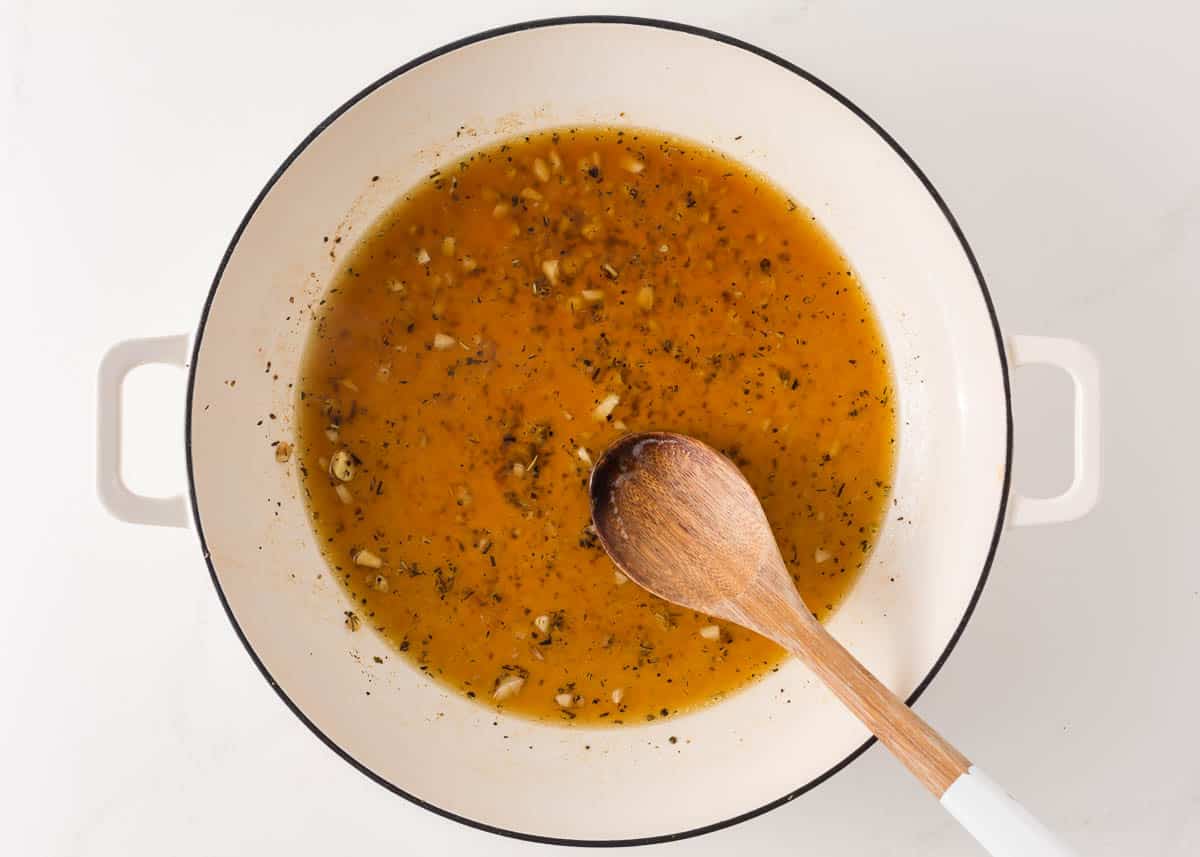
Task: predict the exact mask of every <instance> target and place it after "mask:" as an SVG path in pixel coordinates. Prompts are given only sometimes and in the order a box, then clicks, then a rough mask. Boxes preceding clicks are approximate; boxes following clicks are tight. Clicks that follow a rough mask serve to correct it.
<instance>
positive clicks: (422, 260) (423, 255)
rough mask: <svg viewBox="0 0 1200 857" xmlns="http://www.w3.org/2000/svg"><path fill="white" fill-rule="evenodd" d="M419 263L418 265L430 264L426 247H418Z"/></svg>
mask: <svg viewBox="0 0 1200 857" xmlns="http://www.w3.org/2000/svg"><path fill="white" fill-rule="evenodd" d="M417 264H418V265H428V264H429V253H428V252H426V250H425V248H424V247H420V248H418V249H417Z"/></svg>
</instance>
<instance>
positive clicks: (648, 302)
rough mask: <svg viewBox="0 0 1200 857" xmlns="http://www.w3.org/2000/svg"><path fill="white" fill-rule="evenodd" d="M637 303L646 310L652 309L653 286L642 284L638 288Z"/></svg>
mask: <svg viewBox="0 0 1200 857" xmlns="http://www.w3.org/2000/svg"><path fill="white" fill-rule="evenodd" d="M637 305H638V306H639V307H641V308H642V309H644V310H646V312H649V311H650V310H652V309H654V286H642V287H641V288H640V289H638V293H637Z"/></svg>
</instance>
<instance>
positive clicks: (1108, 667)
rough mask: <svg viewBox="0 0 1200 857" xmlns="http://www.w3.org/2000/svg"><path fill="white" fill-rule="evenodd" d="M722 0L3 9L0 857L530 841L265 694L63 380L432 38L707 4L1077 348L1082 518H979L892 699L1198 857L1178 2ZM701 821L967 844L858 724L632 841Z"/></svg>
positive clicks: (84, 404)
mask: <svg viewBox="0 0 1200 857" xmlns="http://www.w3.org/2000/svg"><path fill="white" fill-rule="evenodd" d="M505 5H506V6H507V8H502V7H504V6H505ZM736 5H737V4H732V3H716V2H692V3H653V4H652V3H624V4H611V3H609V4H593V5H592V7H590V9H585V8H584V7H578V6H577V5H576V4H574V3H558V4H551V3H546V2H512V3H508V4H499V3H470V4H467V3H455V2H447V0H440V2H435V3H422V4H411V5H410V4H407V3H403V2H397V0H390V1H389V2H381V3H373V4H364V5H361V6H359V5H354V6H352V7H351V8H342V7H345V6H349V4H333V3H312V2H296V0H278V2H270V3H249V2H245V0H240V2H230V0H210V2H207V3H204V4H192V5H189V6H187V7H183V6H178V7H176V6H175V5H174V4H169V3H160V2H142V3H130V2H105V3H94V2H71V3H62V2H54V3H51V2H47V3H42V2H39V3H33V2H13V0H3V2H0V40H2V41H0V67H2V75H3V81H2V87H0V90H2V91H0V147H2V148H0V151H2V158H3V159H2V161H0V248H3V251H4V252H3V255H2V257H0V258H2V264H3V287H4V294H5V301H6V304H5V305H4V306H3V309H0V349H3V355H2V356H3V361H4V362H3V366H4V378H5V384H4V391H3V404H2V405H0V411H2V412H3V414H4V417H3V419H2V420H0V432H2V433H3V439H4V443H3V446H2V447H0V449H3V451H4V458H5V460H4V464H3V466H2V472H3V474H4V475H3V483H4V490H3V492H2V497H3V499H0V504H2V505H3V512H4V514H3V515H2V516H0V521H2V527H3V531H4V554H3V559H4V560H5V561H4V563H3V565H4V574H5V576H6V578H7V579H6V585H5V588H4V590H3V597H0V853H2V854H6V855H14V857H15V855H21V857H26V855H42V854H47V855H71V857H77V855H109V854H111V855H160V854H170V855H199V856H200V857H214V855H261V854H273V853H279V854H294V855H309V854H311V855H341V854H346V855H355V854H377V853H388V854H406V853H421V854H424V853H432V854H449V853H453V854H467V855H469V854H489V855H515V854H533V853H539V854H546V853H548V852H550V851H552V850H557V849H551V848H546V847H540V846H533V845H528V844H524V843H520V842H516V841H512V840H507V839H501V838H498V837H493V836H490V835H488V834H484V833H480V832H477V831H475V830H471V829H468V828H466V827H462V826H459V825H457V824H454V823H452V822H448V821H444V820H442V819H440V818H437V817H435V816H433V815H431V814H429V813H426V812H424V811H422V810H420V809H418V808H416V807H414V806H411V805H410V804H408V803H407V802H405V801H403V800H401V799H399V798H396V797H393V796H392V795H390V794H388V793H387V792H385V791H384V790H383V789H381V788H379V787H377V786H375V785H373V784H372V783H370V782H369V781H367V780H366V779H365V778H363V777H362V776H360V775H359V774H358V773H356V772H355V771H353V770H352V769H351V768H350V767H349V766H347V765H346V764H345V763H343V762H342V761H341V760H340V759H338V758H337V757H336V756H335V755H334V754H332V753H331V752H329V751H328V750H327V749H326V748H325V747H323V746H322V745H321V744H319V743H318V742H317V741H316V740H315V739H314V738H313V737H312V736H311V735H310V734H309V733H308V732H307V730H306V729H305V728H304V727H303V726H302V725H301V724H300V723H299V722H298V721H297V720H296V719H295V718H293V717H292V715H291V714H290V713H288V712H287V711H286V710H285V708H284V707H283V705H281V704H280V702H279V700H278V699H277V698H276V696H275V694H274V692H272V691H271V689H270V688H269V687H268V686H267V685H266V683H265V682H264V681H263V680H262V678H261V676H260V675H259V674H258V672H257V671H256V670H255V668H254V667H253V666H252V664H251V662H250V660H249V658H247V657H246V654H245V653H244V652H243V650H242V648H241V646H240V644H239V643H238V642H237V640H236V639H235V637H234V635H233V633H232V632H231V630H230V628H229V626H228V623H227V621H226V619H225V616H224V615H223V614H222V612H221V609H220V607H219V605H218V603H217V599H216V596H215V595H214V592H213V590H212V586H211V584H210V583H209V580H208V576H207V574H206V569H205V566H204V563H203V561H202V560H201V557H200V554H199V552H198V550H197V543H196V539H195V536H194V535H192V534H191V533H189V532H187V531H173V530H155V529H138V528H135V527H130V526H126V525H122V524H119V523H117V522H115V521H113V520H111V519H109V518H108V517H107V516H106V515H105V514H104V513H103V512H102V511H101V509H100V507H99V505H98V503H97V501H96V499H95V496H94V491H93V488H92V483H93V468H94V460H93V459H94V453H93V440H92V435H93V425H94V419H95V417H94V411H95V407H94V397H95V393H94V377H95V368H96V365H97V362H98V361H99V359H100V355H101V354H102V353H103V351H104V349H105V348H106V347H107V346H108V345H109V344H110V343H112V342H113V341H115V340H118V339H122V338H126V337H135V336H144V335H154V334H162V333H172V332H178V331H184V330H187V329H189V328H191V327H192V326H193V324H194V322H195V320H196V318H197V315H198V312H199V309H200V306H201V303H202V301H203V298H204V295H205V292H206V291H207V288H208V284H209V282H210V279H211V277H212V275H213V272H214V270H215V268H216V265H217V262H218V260H219V259H220V256H221V254H222V252H223V250H224V247H225V245H226V243H227V241H228V240H229V238H230V236H231V234H232V232H233V230H234V227H235V226H236V225H237V223H238V221H239V220H240V218H241V216H242V214H243V212H244V211H245V210H246V208H247V206H248V205H249V203H250V201H251V199H252V198H253V197H254V195H255V194H256V193H257V191H258V190H259V188H260V187H261V186H262V184H263V183H264V182H265V180H266V179H267V177H268V176H270V174H271V173H272V171H273V170H274V169H275V168H276V166H277V165H278V164H279V163H280V161H281V160H282V159H283V157H284V156H285V155H286V154H287V152H289V151H290V150H291V149H292V147H293V146H294V145H295V144H296V143H297V142H298V141H299V140H300V139H301V138H302V137H304V136H305V134H307V133H308V131H309V130H310V129H311V128H312V127H313V126H314V125H315V124H316V123H317V122H318V121H319V120H320V119H322V118H323V117H324V116H325V115H326V114H327V113H329V112H330V111H331V110H332V109H333V108H334V107H335V106H337V105H338V104H340V103H341V102H342V101H343V100H344V99H346V98H347V97H348V96H349V95H350V94H352V93H353V92H355V91H357V90H358V89H359V88H360V87H361V86H363V85H364V84H365V83H367V82H369V81H371V80H374V79H375V78H376V77H378V76H379V75H381V74H382V73H384V72H386V71H388V70H389V69H391V68H392V67H394V66H396V65H398V64H400V63H402V62H404V61H405V60H407V59H409V58H411V57H413V56H415V55H416V54H418V53H421V52H423V51H425V50H427V49H430V48H433V47H436V46H438V45H440V44H442V43H444V42H446V41H449V40H451V39H454V38H457V37H459V36H462V35H466V34H469V33H471V32H474V31H477V30H481V29H484V28H487V27H491V26H495V25H499V24H502V23H506V22H511V21H515V20H518V19H522V18H533V17H542V16H546V15H553V14H568V13H571V12H577V11H587V10H590V11H610V12H625V13H632V14H648V15H657V16H660V17H672V18H677V19H686V20H689V21H691V22H694V23H697V24H700V25H703V26H708V27H712V28H715V29H719V30H723V31H726V32H729V33H731V34H734V35H736V36H740V37H742V38H744V39H747V40H750V41H752V42H756V43H758V44H760V45H762V46H764V47H766V48H768V49H771V50H773V51H775V52H777V53H779V54H782V55H783V56H785V57H787V58H789V59H791V60H793V61H795V62H796V63H798V64H799V65H801V66H802V67H804V68H806V69H808V70H809V71H811V72H813V73H815V74H817V75H818V76H820V77H822V78H824V79H825V80H827V81H828V82H830V83H831V84H833V85H834V86H835V87H837V88H838V89H840V90H841V91H842V92H844V93H846V94H847V95H848V96H849V97H851V98H852V99H854V100H855V101H856V102H857V103H858V104H859V105H860V106H861V107H862V108H864V109H865V110H866V111H867V112H868V113H870V114H871V115H872V116H874V117H875V118H876V119H877V120H879V121H880V122H881V123H882V124H883V125H884V127H886V128H887V129H888V130H889V131H891V132H892V134H894V135H895V137H896V138H897V139H898V140H899V141H900V142H901V144H902V145H903V146H904V147H905V148H906V149H907V150H908V151H909V152H910V153H911V154H912V155H913V157H914V158H915V159H916V160H917V162H918V163H920V164H921V165H922V167H923V168H924V169H925V171H926V172H927V173H928V174H929V176H930V177H931V178H932V180H933V182H934V183H935V184H936V185H937V186H938V188H939V189H940V190H941V191H942V193H943V195H944V196H945V198H946V199H947V201H948V202H949V204H950V206H951V208H952V209H953V210H954V212H955V213H956V215H957V216H958V219H959V221H960V223H961V224H962V226H963V228H964V230H965V231H966V234H967V236H968V238H969V240H970V241H971V243H972V245H973V246H974V249H975V251H976V253H977V254H978V257H979V260H980V262H981V264H982V266H983V270H984V272H985V274H986V276H987V278H988V281H989V283H990V285H991V288H992V293H993V295H994V297H995V300H996V303H997V306H998V310H999V313H1000V318H1001V321H1002V323H1003V325H1004V327H1005V329H1006V331H1008V332H1009V333H1018V332H1019V333H1038V334H1048V335H1060V336H1069V337H1074V338H1078V339H1080V340H1082V341H1084V342H1087V343H1089V344H1090V345H1092V346H1093V347H1094V348H1095V350H1096V351H1097V352H1098V354H1099V355H1100V358H1101V360H1102V362H1103V383H1104V395H1105V401H1104V412H1103V419H1104V431H1105V435H1104V462H1105V468H1106V472H1105V488H1104V494H1103V499H1102V500H1101V503H1100V506H1099V508H1098V509H1097V510H1096V511H1095V512H1094V513H1093V514H1092V515H1091V517H1090V518H1088V519H1086V520H1085V521H1082V522H1079V523H1077V524H1072V525H1067V526H1059V527H1047V528H1043V529H1036V530H1021V531H1013V532H1010V533H1009V534H1008V535H1007V537H1006V538H1005V539H1004V541H1003V544H1002V547H1001V550H1000V553H999V556H998V559H997V561H996V564H995V567H994V569H993V572H992V577H991V581H990V583H989V584H988V586H987V589H986V591H985V593H984V597H983V600H982V602H981V604H980V606H979V609H978V611H977V613H976V614H975V618H974V619H973V621H972V622H971V624H970V625H969V627H968V628H967V631H966V634H965V636H964V637H963V639H962V642H961V643H960V645H959V647H958V649H957V651H956V652H955V654H954V656H953V657H952V658H951V659H950V661H949V663H948V665H947V666H946V668H945V669H943V670H942V672H941V674H940V676H939V677H938V679H937V680H936V681H935V682H934V683H933V685H932V687H931V688H930V689H929V691H928V692H927V693H926V694H925V695H924V697H923V698H922V699H921V701H920V703H919V705H918V708H919V710H920V711H921V713H922V714H924V715H925V716H926V717H928V718H929V719H930V720H931V721H932V722H933V723H935V724H937V725H938V726H939V727H940V728H941V729H942V730H943V731H944V732H945V733H946V734H947V735H948V736H950V737H951V738H952V739H953V740H955V741H956V742H958V743H959V744H960V746H962V747H963V748H964V749H965V750H966V751H967V752H968V753H969V754H970V755H971V756H972V757H973V758H974V759H975V760H976V761H977V762H979V763H980V764H981V765H983V766H984V767H986V768H987V769H988V770H989V771H990V772H991V773H992V774H993V775H994V776H995V777H996V778H997V779H999V780H1000V781H1001V782H1003V783H1004V784H1005V785H1006V786H1007V787H1008V788H1009V789H1010V790H1011V791H1013V792H1014V793H1016V794H1018V795H1019V796H1020V797H1021V798H1022V799H1023V800H1024V801H1025V802H1026V803H1027V804H1028V805H1029V806H1031V807H1033V808H1035V809H1036V811H1037V812H1038V813H1039V814H1040V815H1041V816H1042V817H1043V818H1044V819H1045V820H1046V821H1047V822H1048V823H1049V824H1051V825H1052V826H1054V827H1056V828H1057V829H1059V830H1060V831H1061V832H1062V833H1063V835H1064V836H1065V837H1066V838H1067V839H1068V840H1069V841H1071V842H1072V843H1073V844H1074V845H1076V846H1077V847H1078V848H1079V850H1080V852H1081V853H1082V854H1090V855H1114V857H1115V855H1122V857H1124V856H1125V855H1154V857H1157V855H1173V856H1174V857H1184V855H1188V857H1193V855H1196V854H1198V853H1200V773H1198V770H1200V741H1198V740H1197V738H1196V722H1197V707H1198V704H1200V691H1198V677H1200V664H1198V660H1200V569H1198V563H1197V560H1196V555H1195V553H1194V552H1193V545H1192V544H1191V543H1192V540H1193V534H1194V533H1195V532H1196V526H1197V525H1196V518H1195V513H1196V511H1197V508H1198V505H1200V504H1198V503H1197V496H1198V491H1200V468H1198V467H1197V464H1196V461H1197V447H1196V439H1197V434H1198V428H1197V424H1198V418H1200V407H1198V405H1197V397H1198V396H1200V385H1198V384H1197V378H1198V377H1200V358H1198V357H1197V339H1198V338H1200V337H1198V335H1197V318H1198V315H1200V282H1198V276H1197V271H1200V107H1198V106H1197V105H1198V104H1200V101H1198V99H1200V94H1198V90H1200V87H1198V84H1200V51H1198V50H1197V48H1196V45H1195V38H1196V34H1197V32H1200V15H1198V14H1197V12H1196V9H1197V7H1196V5H1195V4H1186V5H1185V4H1184V3H1182V2H1181V3H1178V4H1175V5H1174V6H1171V7H1168V6H1167V5H1165V4H1162V5H1158V6H1157V7H1156V8H1152V7H1153V6H1154V5H1155V4H1151V5H1150V6H1147V5H1145V4H1139V5H1138V6H1137V7H1136V8H1135V6H1134V4H1127V5H1126V7H1125V8H1124V9H1120V8H1114V7H1110V6H1109V5H1108V4H1100V3H1086V4H1085V3H1082V2H1079V3H1058V4H1046V3H1042V2H1032V3H1025V2H1008V3H1003V4H987V5H984V4H978V3H958V2H939V3H918V4H913V3H903V4H901V3H892V2H879V3H866V2H854V3H833V2H809V3H782V2H776V3H768V2H754V3H749V4H746V5H745V7H744V8H743V9H741V10H738V9H735V6H736ZM1049 7H1053V8H1049ZM183 380H184V379H183V376H182V374H181V373H178V372H176V371H174V370H170V369H166V368H160V369H153V370H143V371H141V372H140V373H139V374H138V375H135V376H134V377H133V378H131V382H130V385H129V386H130V390H129V394H128V398H129V401H130V405H129V408H130V428H129V431H130V435H131V438H132V442H133V447H134V448H133V451H132V454H131V460H130V461H129V463H128V464H129V475H130V479H131V480H132V481H133V482H134V483H135V484H137V485H139V486H141V487H143V488H145V489H148V490H153V491H158V492H160V493H170V492H172V491H174V490H177V489H178V488H179V487H180V486H182V484H183V473H182V452H181V449H180V430H179V420H180V417H181V413H182V384H183ZM1015 388H1016V409H1017V421H1018V434H1017V441H1018V456H1019V457H1018V467H1017V485H1018V487H1019V488H1021V489H1022V490H1026V491H1042V492H1045V493H1049V492H1052V491H1053V490H1054V489H1056V488H1059V487H1061V486H1062V485H1063V483H1064V482H1065V480H1066V479H1067V476H1068V473H1069V463H1068V461H1069V454H1070V445H1069V442H1068V438H1067V435H1068V430H1069V411H1070V408H1069V403H1068V399H1069V386H1068V384H1067V381H1066V380H1065V377H1060V376H1059V375H1057V374H1055V373H1054V372H1053V371H1050V370H1046V371H1037V370H1027V371H1023V372H1021V373H1020V374H1019V375H1018V376H1017V378H1016V380H1015ZM480 787H481V788H485V787H486V785H485V784H481V785H480ZM731 849H738V850H739V851H740V852H741V853H745V854H749V853H752V852H753V853H756V854H764V855H776V854H777V855H797V854H812V855H829V857H838V855H865V854H871V855H897V857H899V855H913V857H917V855H920V857H942V856H943V855H959V854H963V855H966V854H974V853H978V852H977V851H976V850H975V846H974V845H973V844H972V843H971V842H970V841H969V840H968V838H967V836H966V835H965V834H964V833H962V832H961V831H960V830H958V829H957V828H956V827H955V825H954V823H953V822H951V821H950V820H949V819H948V818H947V817H945V816H944V814H943V813H942V812H941V810H940V809H939V807H938V806H937V804H936V803H935V802H934V801H933V800H932V799H930V798H928V797H927V796H926V795H924V794H923V793H922V792H921V790H920V789H919V788H917V787H916V786H915V785H914V784H913V783H912V782H910V781H909V778H908V776H907V775H906V774H905V773H904V772H903V770H902V769H901V768H900V767H899V765H898V764H897V763H895V762H894V761H892V759H891V758H889V757H888V755H887V753H886V752H884V751H883V750H882V749H881V748H878V747H876V748H874V749H872V750H871V751H870V752H868V753H867V754H866V755H865V756H864V757H863V758H861V759H860V760H859V761H858V762H856V763H855V764H854V765H852V766H851V767H850V768H848V769H847V770H845V771H843V772H842V773H840V774H838V775H837V776H836V777H834V778H833V780H832V781H830V782H828V783H827V784H825V785H823V786H822V787H820V788H819V789H817V790H816V791H815V792H813V793H811V794H808V795H806V796H804V797H803V798H801V799H799V800H797V801H795V802H794V803H792V804H790V805H788V806H786V807H784V808H782V809H779V810H776V811H774V812H772V813H769V814H767V815H766V816H763V817H760V818H758V819H756V820H754V821H751V822H748V823H745V824H743V825H741V826H738V827H736V828H734V829H731V830H726V831H723V832H720V833H716V834H712V835H709V836H707V837H703V838H701V839H699V840H692V841H688V842H685V843H680V844H675V845H669V846H662V847H661V848H660V849H659V850H660V851H661V852H662V853H668V852H669V853H676V854H680V853H688V854H711V855H724V854H727V853H728V852H729V851H730V850H731Z"/></svg>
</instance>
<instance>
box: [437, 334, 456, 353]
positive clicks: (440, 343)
mask: <svg viewBox="0 0 1200 857" xmlns="http://www.w3.org/2000/svg"><path fill="white" fill-rule="evenodd" d="M457 344H458V340H457V339H455V338H454V337H453V336H450V335H449V334H446V333H435V334H434V335H433V348H434V350H435V351H448V350H449V349H451V348H453V347H454V346H455V345H457Z"/></svg>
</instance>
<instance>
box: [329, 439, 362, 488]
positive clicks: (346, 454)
mask: <svg viewBox="0 0 1200 857" xmlns="http://www.w3.org/2000/svg"><path fill="white" fill-rule="evenodd" d="M355 470H356V467H355V463H354V453H352V452H351V451H350V450H348V449H346V448H345V447H342V448H341V449H339V450H338V451H337V452H335V453H334V454H333V458H331V459H329V472H330V474H331V475H333V476H334V478H336V479H340V480H341V481H342V482H349V481H350V480H351V479H353V478H354V472H355Z"/></svg>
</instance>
